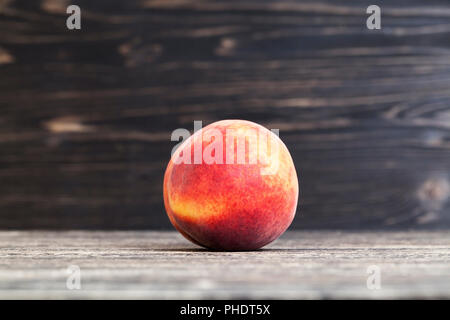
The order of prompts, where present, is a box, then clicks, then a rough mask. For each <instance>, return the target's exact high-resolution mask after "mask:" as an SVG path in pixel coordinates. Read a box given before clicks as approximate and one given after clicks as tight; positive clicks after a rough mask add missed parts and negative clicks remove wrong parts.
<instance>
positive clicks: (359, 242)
mask: <svg viewBox="0 0 450 320" xmlns="http://www.w3.org/2000/svg"><path fill="white" fill-rule="evenodd" d="M71 265H77V266H79V268H80V270H81V289H80V290H68V289H67V288H66V281H67V278H68V275H69V274H68V273H67V268H68V267H69V266H71ZM373 265H376V266H378V267H379V268H380V274H381V283H380V284H381V288H380V289H379V290H369V289H368V288H367V284H366V283H367V277H368V276H369V275H368V274H367V268H368V267H369V266H373ZM11 298H25V299H35V298H54V299H67V298H89V299H90V298H114V299H117V298H119V299H120V298H150V299H166V298H167V299H180V298H182V299H184V298H187V299H194V298H195V299H196V298H212V299H216V298H250V299H255V298H256V299H260V298H278V299H303V298H314V299H315V298H377V299H378V298H387V299H391V298H450V234H449V233H448V232H362V233H358V232H288V233H286V234H285V235H284V236H283V237H282V238H280V239H279V240H277V241H276V242H275V243H273V244H271V245H269V246H268V247H266V248H264V249H262V250H258V251H252V252H213V251H208V250H205V249H202V248H199V247H196V246H194V245H192V244H191V243H189V242H188V241H187V240H185V239H184V238H182V237H181V236H180V235H179V234H177V233H175V232H59V233H58V232H43V231H42V232H13V231H12V232H0V299H11Z"/></svg>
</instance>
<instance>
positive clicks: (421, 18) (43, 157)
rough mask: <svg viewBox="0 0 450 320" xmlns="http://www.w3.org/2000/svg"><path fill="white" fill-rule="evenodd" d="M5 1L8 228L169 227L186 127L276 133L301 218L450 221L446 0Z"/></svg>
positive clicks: (377, 223) (299, 222) (318, 221)
mask: <svg viewBox="0 0 450 320" xmlns="http://www.w3.org/2000/svg"><path fill="white" fill-rule="evenodd" d="M378 3H379V5H380V6H381V7H382V30H375V31H370V30H368V29H367V28H366V24H365V23H366V18H367V15H366V13H365V9H366V8H367V6H368V5H369V4H371V3H370V2H369V1H324V0H321V1H309V2H304V1H284V0H283V1H256V0H255V1H250V0H244V1H159V0H158V1H156V0H142V1H137V0H130V1H116V0H114V1H111V0H108V1H106V0H102V1H87V0H81V1H78V5H79V6H80V7H81V9H82V29H81V30H80V31H69V30H67V28H66V24H65V20H66V17H67V15H66V13H65V8H66V6H67V4H68V1H62V0H61V1H58V0H45V1H13V0H0V30H1V32H0V111H1V112H0V150H1V152H0V228H3V229H5V228H6V229H15V228H46V229H58V228H63V229H73V228H75V229H83V228H87V229H99V228H100V229H128V228H137V229H142V228H167V227H169V222H168V219H167V218H166V216H165V214H164V209H163V204H162V187H161V186H162V178H163V173H164V169H165V165H166V163H167V161H168V159H169V156H170V151H171V149H172V147H173V146H174V145H175V143H173V142H171V141H170V133H171V132H172V131H173V130H174V129H176V128H180V127H183V128H187V129H190V130H192V129H193V121H194V120H202V121H203V122H204V124H205V125H206V124H208V123H210V122H213V121H216V120H220V119H226V118H243V119H248V120H252V121H256V122H259V123H261V124H263V125H265V126H267V127H268V128H278V129H280V136H281V138H282V139H283V141H285V143H286V144H287V146H288V147H289V149H290V150H291V153H292V156H293V158H294V161H295V164H296V167H297V170H298V172H299V176H300V187H301V198H300V206H299V211H298V215H297V218H296V219H295V221H294V223H293V227H295V228H351V229H358V228H397V227H420V228H422V227H443V228H448V227H449V226H450V202H449V201H448V199H449V196H450V187H449V185H450V183H449V181H450V175H449V172H450V107H449V106H450V43H449V41H448V39H449V36H450V23H449V16H450V5H449V3H448V1H437V0H433V1H426V3H425V2H423V1H418V0H411V1H379V2H378Z"/></svg>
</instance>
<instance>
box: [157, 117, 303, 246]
mask: <svg viewBox="0 0 450 320" xmlns="http://www.w3.org/2000/svg"><path fill="white" fill-rule="evenodd" d="M255 133H256V135H255ZM297 200H298V180H297V173H296V171H295V167H294V163H293V162H292V158H291V155H290V154H289V151H288V149H287V148H286V146H285V145H284V143H283V142H282V141H281V140H280V139H279V138H278V136H277V135H276V134H274V133H273V132H271V131H269V130H267V129H266V128H264V127H262V126H260V125H258V124H256V123H253V122H250V121H244V120H223V121H218V122H215V123H212V124H210V125H208V126H206V127H204V128H203V129H201V130H198V131H197V132H195V133H194V135H192V136H190V137H189V138H188V139H186V140H185V141H184V142H182V143H181V145H180V147H179V148H178V149H177V150H176V151H175V152H174V153H173V155H172V158H171V160H170V161H169V164H168V166H167V169H166V172H165V176H164V204H165V208H166V211H167V214H168V216H169V219H170V221H171V223H172V224H173V225H174V227H175V228H176V229H177V230H178V231H179V232H180V233H181V234H182V235H183V236H184V237H186V238H187V239H188V240H190V241H192V242H194V243H196V244H198V245H201V246H203V247H206V248H210V249H217V250H254V249H258V248H261V247H263V246H265V245H266V244H268V243H270V242H272V241H273V240H275V239H276V238H278V237H279V236H280V235H281V234H282V233H283V232H284V231H285V230H286V229H287V228H288V227H289V225H290V224H291V222H292V220H293V218H294V215H295V211H296V208H297Z"/></svg>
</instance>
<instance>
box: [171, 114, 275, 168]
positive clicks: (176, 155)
mask: <svg viewBox="0 0 450 320" xmlns="http://www.w3.org/2000/svg"><path fill="white" fill-rule="evenodd" d="M235 121H236V120H235ZM201 129H202V121H194V136H193V137H192V139H193V143H192V144H193V150H194V151H193V153H191V152H189V150H187V152H186V150H185V148H180V147H181V145H182V144H183V142H184V141H186V140H187V139H189V137H190V136H191V135H190V132H189V131H188V130H187V129H182V128H179V129H176V130H174V131H173V132H172V135H171V140H172V141H179V139H180V138H182V141H181V142H180V143H178V144H177V145H176V146H175V147H174V148H173V149H172V160H173V162H174V163H175V164H180V163H185V164H192V163H193V164H203V163H205V164H224V163H225V164H235V163H237V164H245V163H248V164H256V163H258V162H259V163H261V164H265V165H263V166H261V168H260V170H261V174H263V175H267V174H275V173H276V172H277V170H278V166H279V162H278V159H279V157H278V155H279V147H280V144H279V143H278V141H277V140H276V139H275V138H274V136H273V135H276V136H278V135H279V130H278V129H271V130H270V131H269V130H267V129H266V128H264V127H262V126H250V125H241V126H228V127H226V128H225V132H224V133H223V131H222V130H220V129H219V128H216V127H208V129H207V130H204V131H201ZM205 144H206V146H205ZM188 149H189V148H188ZM177 150H178V152H177ZM267 164H270V166H268V165H267Z"/></svg>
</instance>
